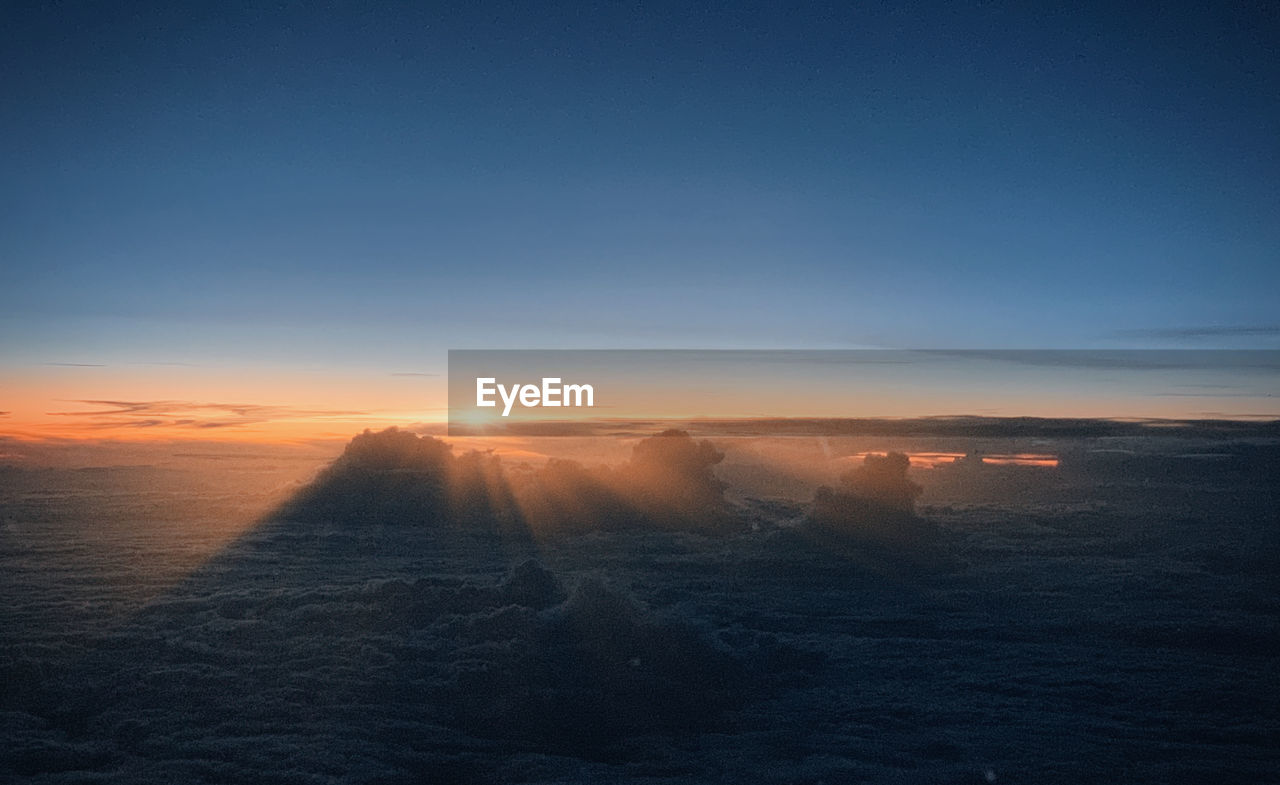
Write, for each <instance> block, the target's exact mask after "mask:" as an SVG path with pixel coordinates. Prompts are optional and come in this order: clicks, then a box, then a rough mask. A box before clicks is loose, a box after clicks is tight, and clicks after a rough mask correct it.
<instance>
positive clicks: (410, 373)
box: [391, 371, 440, 377]
mask: <svg viewBox="0 0 1280 785" xmlns="http://www.w3.org/2000/svg"><path fill="white" fill-rule="evenodd" d="M391 375H392V376H429V377H435V376H439V375H440V374H438V373H420V372H418V371H399V372H394V373H392V374H391Z"/></svg>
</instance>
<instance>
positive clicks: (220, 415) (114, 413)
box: [46, 398, 368, 429]
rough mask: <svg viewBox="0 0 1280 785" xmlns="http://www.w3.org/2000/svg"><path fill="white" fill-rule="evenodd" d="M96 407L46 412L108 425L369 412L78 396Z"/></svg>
mask: <svg viewBox="0 0 1280 785" xmlns="http://www.w3.org/2000/svg"><path fill="white" fill-rule="evenodd" d="M69 403H78V404H83V405H85V406H93V407H95V408H93V409H89V410H86V411H57V412H46V414H48V415H51V416H57V417H70V418H75V419H77V420H83V421H84V422H82V423H80V425H81V426H82V427H86V428H91V429H105V428H156V427H162V426H165V427H171V428H201V429H209V428H228V427H236V426H244V425H256V424H261V423H267V422H277V421H282V420H300V419H304V420H310V419H327V418H338V419H341V418H351V417H361V416H365V415H367V414H368V412H364V411H358V410H350V409H307V408H301V407H291V406H275V405H266V404H246V403H222V402H206V401H117V400H104V399H92V398H86V399H77V400H74V401H69Z"/></svg>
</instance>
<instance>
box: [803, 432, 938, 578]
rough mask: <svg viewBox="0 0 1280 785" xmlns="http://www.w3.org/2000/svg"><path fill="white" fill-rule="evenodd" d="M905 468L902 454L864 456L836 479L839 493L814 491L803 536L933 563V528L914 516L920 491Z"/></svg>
mask: <svg viewBox="0 0 1280 785" xmlns="http://www.w3.org/2000/svg"><path fill="white" fill-rule="evenodd" d="M910 467H911V461H910V459H909V458H907V456H906V455H903V454H902V453H896V452H890V453H887V454H884V455H874V454H873V455H867V456H866V457H865V458H864V459H863V463H862V465H860V466H856V467H854V468H853V469H851V470H849V471H848V472H845V473H844V474H843V475H841V477H840V487H839V488H838V489H832V488H828V487H825V486H824V487H822V488H819V489H818V491H817V492H816V493H815V494H814V498H813V505H812V507H811V509H810V512H809V516H808V518H807V520H806V522H805V531H806V532H807V533H808V534H809V535H811V536H814V537H817V538H820V539H822V540H824V541H827V542H833V541H834V542H838V543H840V544H843V545H849V546H853V547H858V548H862V549H865V550H872V551H875V552H877V553H880V554H891V555H895V556H905V557H908V558H912V559H921V558H932V557H935V556H936V554H935V553H934V548H935V547H936V543H937V535H938V532H937V528H936V527H935V526H934V525H933V524H931V523H929V522H928V521H925V520H923V519H921V518H919V517H917V516H916V514H915V501H916V498H917V497H918V496H919V495H920V492H921V488H920V486H919V485H918V484H916V483H914V482H912V481H911V480H910V479H909V478H908V477H907V472H908V470H909V469H910Z"/></svg>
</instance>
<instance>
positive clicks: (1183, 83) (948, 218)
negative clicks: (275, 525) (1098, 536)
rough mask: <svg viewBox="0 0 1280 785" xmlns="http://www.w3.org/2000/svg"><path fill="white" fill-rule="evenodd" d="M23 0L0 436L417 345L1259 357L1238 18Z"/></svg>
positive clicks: (1197, 8)
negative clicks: (1135, 350) (1191, 351)
mask: <svg viewBox="0 0 1280 785" xmlns="http://www.w3.org/2000/svg"><path fill="white" fill-rule="evenodd" d="M25 5H26V7H23V8H17V9H13V10H11V11H10V12H9V14H8V16H9V18H8V19H7V22H6V25H5V26H4V29H3V31H2V32H0V71H2V72H3V73H4V74H5V75H6V76H5V78H4V79H3V80H0V99H2V100H0V135H2V138H3V141H4V144H2V145H0V171H3V172H4V173H5V175H4V177H2V178H0V200H3V201H2V202H0V205H2V207H3V209H0V276H2V278H0V280H3V281H4V282H5V285H4V286H0V412H8V414H4V415H0V432H3V431H4V430H5V429H6V428H7V429H8V430H9V431H10V432H12V433H20V434H24V435H28V436H30V435H39V434H42V433H45V434H53V433H59V434H63V435H79V436H84V435H88V434H89V433H90V431H89V430H86V429H85V428H84V427H82V426H80V425H68V424H67V423H68V422H70V421H74V422H77V423H79V422H82V421H83V418H82V417H79V418H78V417H76V416H71V415H63V414H54V413H57V412H67V411H72V412H91V411H98V410H102V408H103V407H102V405H101V404H99V403H93V402H100V401H108V402H116V403H121V402H123V403H127V404H134V405H138V404H144V403H145V404H147V405H149V406H151V407H152V408H153V409H164V410H166V411H178V410H179V409H182V407H187V410H189V409H190V407H191V405H193V404H197V405H212V406H214V407H215V409H216V407H218V406H224V407H225V406H241V407H244V406H256V407H269V408H259V409H257V410H256V411H257V412H259V413H260V414H261V415H262V417H265V418H266V419H267V420H269V421H271V422H273V423H276V424H277V425H280V423H282V422H284V421H286V420H287V421H288V422H289V423H293V425H291V426H289V427H290V428H294V427H295V426H296V428H295V430H296V429H299V428H300V429H302V430H306V429H308V428H310V429H315V428H317V427H319V426H318V423H321V422H323V423H324V424H325V428H332V429H333V430H334V431H335V432H339V431H343V430H346V429H349V428H351V427H353V426H355V425H359V424H361V423H364V422H383V421H405V422H407V421H420V420H426V419H431V418H432V417H438V416H439V412H440V409H441V407H442V406H443V401H442V394H443V382H442V380H441V379H440V377H439V376H435V375H432V374H443V373H444V370H445V362H446V351H447V350H448V349H450V348H454V349H458V348H726V349H740V348H758V349H776V348H799V349H848V348H861V347H914V348H955V347H964V348H1031V349H1034V348H1118V347H1153V348H1217V347H1230V348H1280V316H1277V314H1280V258H1277V257H1278V256H1280V144H1277V141H1278V140H1280V53H1277V51H1276V49H1277V42H1278V41H1280V10H1277V8H1276V7H1275V6H1274V5H1273V4H1267V3H1261V2H1257V3H1248V2H1244V3H1163V4H1126V5H1133V6H1134V7H1125V8H1117V7H1112V4H1102V3H1071V4H1063V5H1060V6H1056V7H1054V6H1049V5H1045V4H1026V3H1022V4H1014V3H1009V4H1001V3H980V4H976V3H945V4H923V3H922V4H893V5H889V4H885V5H878V4H870V5H865V6H863V5H856V4H850V3H832V4H821V3H815V4H803V5H797V4H752V3H731V4H691V3H670V4H658V3H643V4H619V5H608V6H592V5H588V4H582V3H565V4H553V3H547V4H541V3H540V4H496V3H466V4H456V5H452V6H446V5H441V4H431V3H404V4H397V3H377V4H374V3H355V2H334V3H329V4H324V3H307V4H303V3H272V4H265V3H264V4H250V5H243V6H242V5H239V4H236V3H217V4H207V3H183V2H170V3H157V4H154V5H152V4H147V3H134V4H115V3H112V4H81V3H31V4H25ZM86 402H88V403H86ZM158 404H173V405H170V406H164V405H158ZM188 414H189V411H188ZM233 414H234V412H233ZM268 415H269V416H268ZM133 419H135V420H136V419H138V418H133ZM184 419H186V420H192V421H195V420H198V419H199V418H194V417H188V416H186V415H184V414H181V413H179V414H175V415H173V416H172V417H171V418H170V419H169V420H165V421H163V422H164V423H166V427H165V430H166V431H169V430H172V429H171V428H169V427H168V426H171V425H173V423H175V422H177V421H179V420H184ZM200 422H205V421H204V420H200ZM232 425H233V426H234V424H232ZM177 427H178V428H181V427H183V426H177ZM236 427H238V426H236ZM281 427H283V426H281ZM104 429H105V430H111V428H110V427H109V426H104ZM112 432H113V433H114V432H115V431H112Z"/></svg>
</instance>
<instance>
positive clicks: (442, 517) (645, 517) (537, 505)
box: [281, 428, 742, 536]
mask: <svg viewBox="0 0 1280 785" xmlns="http://www.w3.org/2000/svg"><path fill="white" fill-rule="evenodd" d="M723 457H724V456H723V454H722V453H721V452H719V451H718V450H717V449H716V448H715V447H714V446H712V445H711V443H710V442H707V441H697V440H695V439H693V438H691V437H690V436H689V435H688V434H687V433H685V432H683V431H674V430H672V431H664V432H662V433H660V434H657V435H655V436H651V437H648V438H646V439H643V440H641V441H640V442H639V443H638V444H637V445H636V446H635V448H634V449H633V451H632V455H631V458H630V459H629V460H628V461H625V462H624V463H622V464H620V465H618V466H613V467H608V466H599V467H592V468H588V467H585V466H583V465H582V464H580V463H578V462H576V461H572V460H566V459H552V460H549V461H547V462H546V463H545V464H544V465H543V466H541V467H539V468H537V469H528V468H522V469H515V470H508V469H507V468H505V467H504V466H503V465H502V462H501V461H500V459H499V458H498V457H497V456H495V455H493V454H492V453H488V452H480V451H469V452H466V453H463V454H461V455H454V454H453V452H452V449H451V447H450V446H449V445H448V444H446V443H445V442H442V441H440V440H438V439H436V438H434V437H431V436H418V435H417V434H414V433H411V432H409V431H402V430H399V429H396V428H390V429H387V430H384V431H380V432H373V431H365V432H364V433H363V434H361V435H359V436H357V437H355V438H354V439H353V440H352V441H351V443H350V444H349V445H348V446H347V448H346V450H345V451H344V452H343V454H342V456H340V457H339V458H338V459H337V460H336V461H334V463H333V464H332V465H331V466H329V467H328V468H327V469H325V470H324V471H323V472H322V473H321V474H320V475H319V476H318V477H317V478H316V480H315V482H313V483H312V484H311V485H310V486H308V487H307V488H306V489H304V490H303V491H302V492H300V493H299V494H298V496H297V498H296V499H294V500H293V502H292V503H290V504H288V505H286V506H285V507H284V508H283V509H282V511H281V515H282V516H283V517H287V518H288V517H292V518H301V519H309V520H322V521H340V522H347V523H364V524H411V525H437V526H438V525H443V524H459V523H465V524H467V526H468V528H469V529H470V530H472V531H475V530H479V529H483V528H486V527H487V528H490V529H499V530H502V531H505V532H507V533H509V534H511V535H512V536H518V535H519V534H520V533H521V532H528V531H532V532H536V533H544V534H550V533H581V532H586V531H593V530H608V529H619V528H631V527H650V528H663V529H685V530H697V531H706V532H712V531H731V530H734V529H735V528H737V529H740V528H742V527H741V525H740V523H739V522H737V521H736V520H735V518H734V516H733V514H732V511H731V509H730V507H729V505H728V503H727V502H726V500H725V497H724V490H725V484H724V483H723V482H721V481H720V480H719V479H717V478H716V476H715V473H714V471H713V470H712V467H713V466H714V465H715V464H717V463H719V462H720V461H721V460H722V459H723Z"/></svg>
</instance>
